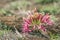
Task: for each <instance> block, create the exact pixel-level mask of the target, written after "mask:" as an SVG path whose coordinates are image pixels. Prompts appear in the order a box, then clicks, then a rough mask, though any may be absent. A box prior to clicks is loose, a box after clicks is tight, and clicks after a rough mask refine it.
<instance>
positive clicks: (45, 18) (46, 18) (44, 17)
mask: <svg viewBox="0 0 60 40" xmlns="http://www.w3.org/2000/svg"><path fill="white" fill-rule="evenodd" d="M49 18H50V16H49V15H48V14H46V15H44V16H43V18H42V21H43V22H45V23H46V22H47V20H48V19H49Z"/></svg>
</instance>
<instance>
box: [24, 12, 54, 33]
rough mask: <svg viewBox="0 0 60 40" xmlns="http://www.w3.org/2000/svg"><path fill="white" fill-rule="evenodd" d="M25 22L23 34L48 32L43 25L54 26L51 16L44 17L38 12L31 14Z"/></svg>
mask: <svg viewBox="0 0 60 40" xmlns="http://www.w3.org/2000/svg"><path fill="white" fill-rule="evenodd" d="M23 22H24V24H23V32H31V31H34V30H41V31H46V28H45V27H44V26H43V24H47V25H52V24H53V22H52V21H51V19H50V15H49V14H45V15H43V14H41V13H38V12H34V13H32V14H30V15H28V16H27V17H26V18H25V17H24V18H23Z"/></svg>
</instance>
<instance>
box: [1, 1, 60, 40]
mask: <svg viewBox="0 0 60 40" xmlns="http://www.w3.org/2000/svg"><path fill="white" fill-rule="evenodd" d="M34 8H37V10H38V12H41V13H43V14H45V13H49V14H50V15H52V16H51V18H52V19H53V20H54V21H56V22H55V25H53V26H52V27H53V28H52V30H53V32H54V33H56V34H59V33H60V0H0V40H7V39H8V40H22V39H21V38H19V37H18V36H17V34H16V33H14V32H15V29H14V27H13V26H15V27H16V28H17V30H18V31H19V32H21V29H20V28H21V26H22V22H23V21H22V17H24V16H26V13H27V11H29V10H33V9H34ZM50 29H51V28H50ZM55 36H58V35H53V36H52V40H53V38H54V37H55ZM55 38H56V37H55ZM59 38H60V36H58V39H55V40H59ZM33 39H34V40H40V38H39V37H33V38H31V39H29V38H28V39H23V40H33ZM41 40H46V39H45V38H44V39H43V37H42V38H41ZM48 40H49V39H48Z"/></svg>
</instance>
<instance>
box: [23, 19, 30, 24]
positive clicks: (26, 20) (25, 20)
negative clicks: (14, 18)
mask: <svg viewBox="0 0 60 40" xmlns="http://www.w3.org/2000/svg"><path fill="white" fill-rule="evenodd" d="M23 20H24V22H27V23H28V24H30V23H31V22H30V21H29V20H28V19H26V18H23Z"/></svg>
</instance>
